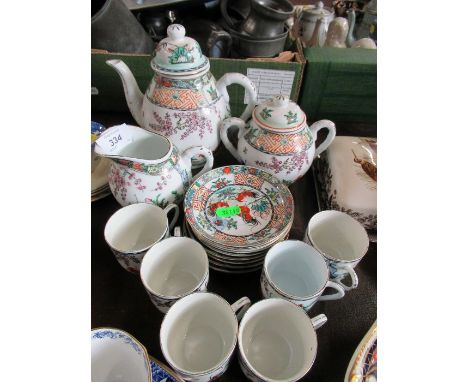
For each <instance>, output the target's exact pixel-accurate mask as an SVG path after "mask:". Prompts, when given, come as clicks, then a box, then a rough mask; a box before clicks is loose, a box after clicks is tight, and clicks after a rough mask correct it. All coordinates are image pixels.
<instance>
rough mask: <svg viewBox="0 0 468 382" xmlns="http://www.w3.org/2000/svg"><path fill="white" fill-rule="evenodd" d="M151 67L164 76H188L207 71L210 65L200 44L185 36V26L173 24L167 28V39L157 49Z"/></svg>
mask: <svg viewBox="0 0 468 382" xmlns="http://www.w3.org/2000/svg"><path fill="white" fill-rule="evenodd" d="M151 67H152V68H153V70H155V71H157V72H161V73H163V74H167V75H184V76H186V75H191V74H196V73H199V72H202V71H207V70H208V69H209V67H210V63H209V61H208V59H207V58H206V57H205V56H204V55H203V53H202V50H201V48H200V45H199V44H198V42H196V41H195V40H194V39H193V38H190V37H187V36H185V28H184V27H183V25H180V24H171V25H169V26H168V27H167V37H166V38H164V39H163V40H161V41H160V43H159V44H158V46H157V47H156V54H155V56H154V57H153V59H152V60H151Z"/></svg>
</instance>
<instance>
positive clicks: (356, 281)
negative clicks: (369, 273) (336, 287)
mask: <svg viewBox="0 0 468 382" xmlns="http://www.w3.org/2000/svg"><path fill="white" fill-rule="evenodd" d="M343 268H345V269H346V271H347V272H348V273H349V276H350V277H351V285H350V286H348V285H346V284H345V283H343V282H342V281H341V280H342V279H339V280H335V282H336V283H337V284H340V285H341V286H342V287H343V289H344V290H345V291H348V290H351V289H355V288H357V287H358V284H359V278H358V276H357V274H356V271H355V270H354V269H353V267H351V266H350V265H345V266H344V267H343Z"/></svg>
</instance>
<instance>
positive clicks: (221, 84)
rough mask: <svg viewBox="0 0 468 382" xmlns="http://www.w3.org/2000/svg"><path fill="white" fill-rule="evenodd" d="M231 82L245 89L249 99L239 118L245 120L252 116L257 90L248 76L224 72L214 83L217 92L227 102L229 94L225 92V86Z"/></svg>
mask: <svg viewBox="0 0 468 382" xmlns="http://www.w3.org/2000/svg"><path fill="white" fill-rule="evenodd" d="M231 84H238V85H241V86H243V87H244V88H245V90H246V91H247V94H248V96H249V101H248V104H247V106H246V107H245V109H244V112H243V113H242V115H241V116H240V117H241V119H243V120H244V121H247V119H249V118H250V117H251V116H252V111H253V109H254V107H255V103H256V102H257V90H256V89H255V85H254V84H253V82H252V81H250V80H249V79H248V77H246V76H244V75H243V74H240V73H226V74H225V75H224V76H222V77H221V78H220V79H219V80H218V82H217V83H216V89H217V90H218V93H219V94H221V96H222V97H223V98H224V100H225V101H226V103H227V104H229V94H228V92H227V87H228V86H229V85H231Z"/></svg>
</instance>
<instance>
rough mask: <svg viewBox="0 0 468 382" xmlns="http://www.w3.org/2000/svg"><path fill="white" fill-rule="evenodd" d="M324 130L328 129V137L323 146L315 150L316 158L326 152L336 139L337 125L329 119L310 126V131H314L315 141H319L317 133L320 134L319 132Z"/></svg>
mask: <svg viewBox="0 0 468 382" xmlns="http://www.w3.org/2000/svg"><path fill="white" fill-rule="evenodd" d="M322 129H328V135H327V137H326V138H325V140H324V141H323V142H322V144H321V145H320V146H319V147H317V149H316V150H315V154H314V158H317V157H318V156H319V155H320V154H321V153H322V152H323V151H325V150H326V149H327V147H328V146H330V144H331V143H332V142H333V140H334V139H335V135H336V127H335V124H334V123H333V122H332V121H330V120H328V119H322V120H320V121H317V122H314V123H313V124H312V125H310V130H311V131H312V135H313V137H314V141H316V140H317V133H318V132H319V130H322Z"/></svg>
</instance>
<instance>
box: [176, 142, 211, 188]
mask: <svg viewBox="0 0 468 382" xmlns="http://www.w3.org/2000/svg"><path fill="white" fill-rule="evenodd" d="M198 155H201V156H202V157H203V158H205V160H206V162H205V165H204V166H203V168H202V169H201V170H200V171H199V172H198V173H197V174H196V175H195V176H193V177H192V181H193V180H195V179H197V178H198V177H199V176H200V175H203V174H204V173H205V172H207V171H210V170H211V169H212V168H213V153H212V152H211V150H210V149H207V148H206V147H203V146H195V147H189V148H188V149H186V150H185V151H184V152H183V153H182V160H183V161H184V162H185V163H186V164H187V167H188V168H189V169H191V167H192V158H193V157H194V156H198ZM191 172H192V171H191V170H190V173H191Z"/></svg>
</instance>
